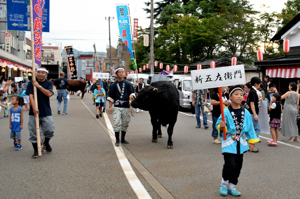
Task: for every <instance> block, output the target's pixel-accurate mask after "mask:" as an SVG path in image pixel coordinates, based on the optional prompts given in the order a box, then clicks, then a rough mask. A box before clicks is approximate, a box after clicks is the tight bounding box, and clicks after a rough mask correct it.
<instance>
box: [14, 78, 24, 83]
mask: <svg viewBox="0 0 300 199" xmlns="http://www.w3.org/2000/svg"><path fill="white" fill-rule="evenodd" d="M21 81H23V77H15V82H21Z"/></svg>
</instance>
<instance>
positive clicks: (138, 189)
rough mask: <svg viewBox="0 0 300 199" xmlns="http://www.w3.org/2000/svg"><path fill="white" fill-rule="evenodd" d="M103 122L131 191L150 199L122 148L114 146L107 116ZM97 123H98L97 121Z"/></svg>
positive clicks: (112, 132) (111, 129) (112, 133)
mask: <svg viewBox="0 0 300 199" xmlns="http://www.w3.org/2000/svg"><path fill="white" fill-rule="evenodd" d="M81 102H82V104H83V105H84V106H85V107H86V109H87V110H88V111H89V112H90V113H91V114H92V115H93V116H94V113H93V112H92V111H91V110H90V108H89V107H88V106H87V105H86V104H85V103H84V102H83V101H82V100H81ZM103 116H104V120H105V123H106V126H107V129H108V136H109V137H110V139H111V142H112V144H113V146H114V149H115V152H116V154H117V157H118V160H119V162H120V165H121V167H122V170H123V172H124V174H125V176H126V178H127V180H128V182H129V184H130V186H131V188H132V189H133V191H134V192H135V194H136V196H137V197H138V198H139V199H151V196H150V195H149V193H148V192H147V190H146V189H145V187H144V186H143V184H142V183H141V181H140V180H139V179H138V177H137V176H136V174H135V172H134V170H133V169H132V167H131V165H130V163H129V161H128V159H127V158H126V156H125V154H124V151H123V149H122V146H121V145H120V146H119V147H116V146H115V142H116V138H115V133H114V131H113V128H112V125H111V123H110V120H109V118H108V116H107V114H106V113H103ZM97 122H99V121H97Z"/></svg>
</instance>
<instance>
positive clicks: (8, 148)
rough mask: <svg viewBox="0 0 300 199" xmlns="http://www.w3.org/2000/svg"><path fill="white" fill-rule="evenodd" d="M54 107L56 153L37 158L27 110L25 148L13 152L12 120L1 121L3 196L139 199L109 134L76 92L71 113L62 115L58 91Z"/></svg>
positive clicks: (0, 190) (23, 141) (53, 100)
mask: <svg viewBox="0 0 300 199" xmlns="http://www.w3.org/2000/svg"><path fill="white" fill-rule="evenodd" d="M51 107H52V114H53V120H54V124H55V134H54V138H53V139H51V141H50V144H51V146H52V149H53V152H52V153H51V154H46V153H44V154H43V156H42V157H39V158H38V159H32V158H31V155H32V154H33V149H32V146H31V143H30V142H29V141H28V137H29V132H28V125H27V123H28V111H24V125H23V126H24V129H23V130H22V145H23V150H21V151H15V150H14V147H13V141H12V140H11V139H10V138H9V134H10V130H9V119H8V118H2V119H0V135H1V140H0V159H1V161H0V168H1V172H0V179H1V186H0V193H1V198H136V195H135V193H134V192H133V191H132V189H131V187H130V185H129V183H128V181H127V179H126V178H125V176H124V174H123V171H122V169H121V167H120V164H119V161H118V159H117V157H116V154H115V152H114V149H113V146H112V143H111V141H110V138H109V137H108V136H107V134H106V133H105V132H104V130H103V129H102V128H101V127H100V126H99V124H98V123H97V122H96V121H95V119H94V117H93V116H92V115H91V114H90V113H89V111H88V110H87V109H86V108H85V107H84V106H83V104H82V102H81V101H80V99H79V98H78V97H77V96H72V95H71V100H70V102H69V103H68V115H66V116H63V115H58V114H57V110H56V108H57V101H56V95H54V96H52V97H51ZM23 109H24V108H23Z"/></svg>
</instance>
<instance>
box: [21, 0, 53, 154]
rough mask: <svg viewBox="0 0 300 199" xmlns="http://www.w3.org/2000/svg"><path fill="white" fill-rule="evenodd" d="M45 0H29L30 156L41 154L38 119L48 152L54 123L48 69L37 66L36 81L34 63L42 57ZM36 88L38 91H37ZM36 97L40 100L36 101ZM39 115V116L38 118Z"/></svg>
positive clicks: (27, 92)
mask: <svg viewBox="0 0 300 199" xmlns="http://www.w3.org/2000/svg"><path fill="white" fill-rule="evenodd" d="M44 5H45V1H41V0H30V21H31V51H32V52H31V58H32V72H33V76H32V80H33V81H32V82H30V83H28V86H27V90H26V94H27V95H29V100H30V111H29V121H28V129H29V132H30V138H29V141H31V143H32V146H33V149H34V154H33V155H32V158H37V157H38V156H42V153H41V142H40V141H41V139H40V124H39V123H40V121H43V122H44V123H42V128H43V131H44V135H45V137H46V139H45V146H46V150H47V151H48V152H51V151H52V149H51V147H50V145H49V140H50V138H52V137H53V131H54V124H53V120H52V116H51V115H52V114H51V108H50V101H49V97H51V96H52V95H53V91H52V90H53V86H52V82H51V81H48V80H46V77H47V74H48V71H47V70H46V69H45V68H39V69H38V72H37V76H38V81H36V76H35V75H36V74H35V64H37V65H39V66H40V65H41V58H42V32H43V31H42V29H43V24H42V20H43V10H44ZM37 88H38V89H39V91H38V92H37ZM38 99H39V100H41V102H40V101H39V103H38ZM39 117H41V118H39Z"/></svg>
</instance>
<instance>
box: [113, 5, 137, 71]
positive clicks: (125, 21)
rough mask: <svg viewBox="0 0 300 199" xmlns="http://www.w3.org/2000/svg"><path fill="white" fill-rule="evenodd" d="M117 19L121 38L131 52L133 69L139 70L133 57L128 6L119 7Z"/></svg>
mask: <svg viewBox="0 0 300 199" xmlns="http://www.w3.org/2000/svg"><path fill="white" fill-rule="evenodd" d="M117 17H118V24H119V31H120V37H121V39H122V41H123V43H124V45H125V46H126V48H127V50H128V52H129V56H130V60H131V63H132V65H133V69H134V70H135V69H137V65H136V61H135V59H134V55H133V49H132V41H131V38H132V37H131V32H130V27H131V24H130V20H129V12H128V6H127V5H117Z"/></svg>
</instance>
